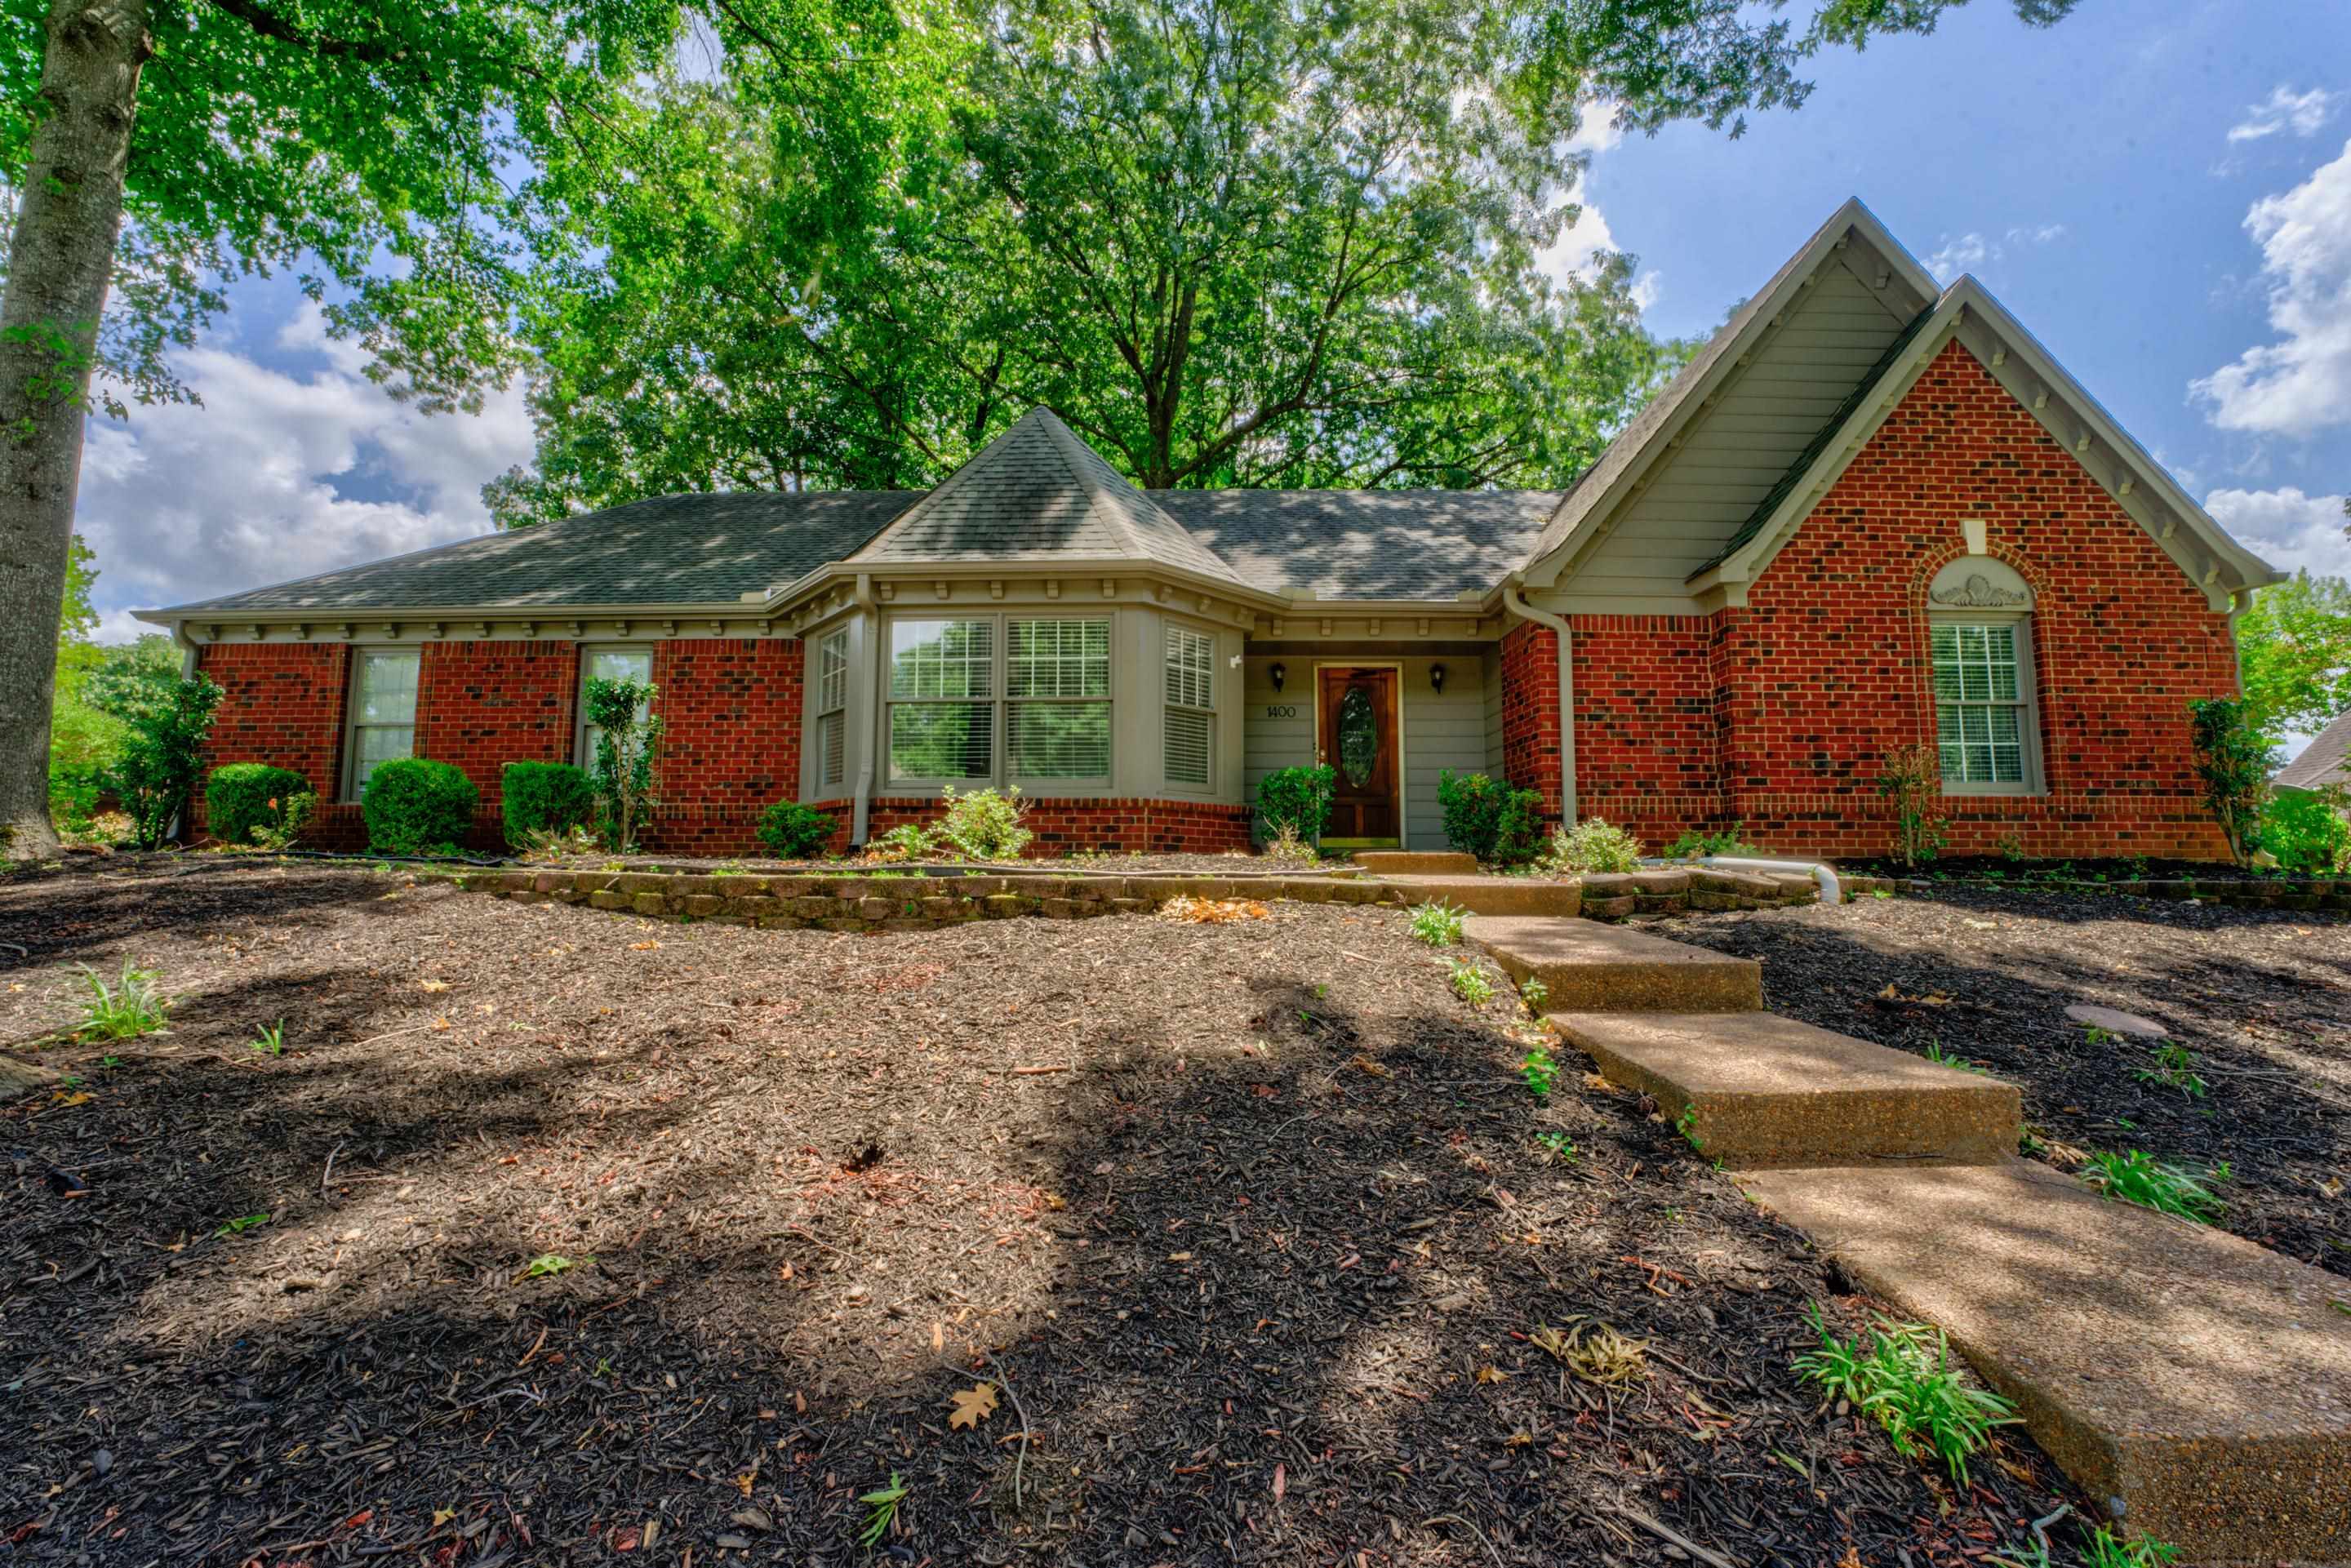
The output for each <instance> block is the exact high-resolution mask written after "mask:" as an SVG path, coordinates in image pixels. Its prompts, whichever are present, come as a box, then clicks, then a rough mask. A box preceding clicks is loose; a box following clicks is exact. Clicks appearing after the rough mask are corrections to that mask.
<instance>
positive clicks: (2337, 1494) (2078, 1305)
mask: <svg viewBox="0 0 2351 1568" xmlns="http://www.w3.org/2000/svg"><path fill="white" fill-rule="evenodd" d="M1737 1179H1738V1180H1739V1183H1740V1186H1742V1187H1744V1188H1746V1189H1747V1191H1748V1192H1749V1193H1750V1195H1752V1196H1753V1197H1755V1198H1756V1199H1757V1200H1758V1201H1759V1202H1761V1204H1762V1205H1763V1207H1766V1208H1768V1209H1770V1210H1771V1212H1772V1213H1774V1214H1776V1215H1778V1216H1779V1217H1780V1218H1782V1219H1784V1220H1786V1221H1787V1222H1788V1223H1789V1224H1791V1225H1793V1226H1794V1227H1796V1228H1798V1229H1800V1230H1802V1231H1804V1232H1805V1233H1806V1234H1808V1235H1810V1236H1811V1237H1812V1238H1813V1240H1814V1241H1815V1242H1817V1243H1818V1244H1819V1246H1820V1248H1821V1249H1822V1250H1823V1251H1824V1252H1826V1253H1827V1254H1828V1255H1829V1256H1830V1257H1832V1258H1834V1259H1835V1260H1837V1262H1838V1263H1839V1264H1841V1265H1842V1266H1843V1267H1844V1270H1845V1271H1846V1272H1847V1273H1848V1274H1849V1275H1851V1276H1852V1277H1853V1279H1854V1281H1855V1283H1857V1284H1859V1285H1860V1286H1861V1287H1862V1288H1863V1289H1865V1290H1866V1291H1869V1292H1870V1293H1871V1294H1872V1295H1875V1296H1878V1297H1880V1298H1882V1299H1884V1300H1885V1301H1888V1302H1890V1303H1892V1304H1893V1306H1894V1307H1895V1308H1896V1311H1897V1312H1899V1313H1900V1314H1901V1315H1902V1316H1904V1317H1906V1318H1915V1319H1917V1320H1918V1321H1920V1322H1930V1323H1935V1324H1938V1326H1940V1327H1941V1328H1942V1330H1943V1331H1944V1333H1947V1334H1949V1336H1950V1340H1951V1343H1952V1345H1953V1347H1954V1348H1955V1349H1957V1350H1959V1352H1960V1353H1962V1354H1964V1355H1966V1357H1967V1358H1968V1360H1969V1361H1970V1362H1971V1363H1973V1364H1974V1365H1975V1368H1976V1370H1977V1371H1978V1372H1979V1373H1980V1374H1981V1375H1982V1376H1983V1379H1984V1381H1985V1382H1986V1383H1988V1384H1990V1385H1991V1386H1992V1387H1994V1388H1996V1389H1998V1390H1999V1391H2000V1392H2001V1393H2002V1394H2005V1395H2006V1396H2008V1397H2010V1398H2011V1399H2013V1400H2014V1401H2016V1404H2017V1407H2018V1409H2019V1411H2020V1413H2022V1416H2024V1418H2025V1424H2026V1427H2027V1428H2028V1429H2029V1430H2030V1431H2031V1432H2032V1436H2033V1438H2034V1440H2036V1441H2037V1442H2039V1443H2040V1445H2041V1446H2042V1448H2043V1449H2044V1450H2046V1451H2047V1452H2048V1454H2049V1455H2050V1457H2051V1458H2054V1459H2055V1460H2056V1461H2057V1462H2058V1464H2059V1465H2060V1466H2062V1467H2063V1468H2064V1470H2065V1473H2066V1474H2067V1475H2069V1476H2071V1477H2073V1478H2074V1480H2075V1481H2076V1482H2078V1483H2079V1484H2080V1485H2081V1486H2082V1488H2083V1490H2085V1491H2087V1492H2088V1493H2089V1494H2090V1495H2091V1497H2092V1498H2093V1499H2095V1500H2098V1501H2100V1502H2103V1503H2105V1504H2106V1506H2107V1507H2108V1508H2110V1509H2111V1508H2113V1507H2114V1505H2115V1502H2116V1501H2119V1502H2120V1503H2121V1504H2122V1511H2121V1512H2122V1524H2123V1526H2124V1527H2125V1529H2126V1531H2146V1532H2147V1534H2149V1535H2152V1536H2154V1537H2156V1538H2157V1539H2158V1540H2160V1541H2168V1542H2170V1543H2171V1544H2173V1545H2175V1546H2177V1547H2179V1548H2180V1549H2181V1551H2182V1552H2183V1553H2184V1554H2185V1557H2186V1561H2187V1562H2188V1563H2199V1564H2205V1563H2276V1562H2280V1561H2292V1562H2296V1563H2309V1562H2316V1563H2344V1562H2351V1317H2346V1315H2345V1313H2344V1307H2346V1306H2351V1281H2345V1280H2343V1279H2340V1278H2338V1277H2337V1276H2335V1275H2333V1274H2328V1273H2325V1272H2322V1271H2321V1270H2316V1269H2313V1268H2309V1267H2307V1266H2305V1265H2304V1264H2301V1263H2297V1262H2294V1260H2291V1259H2288V1258H2284V1257H2282V1256H2280V1255H2279V1254H2277V1253H2275V1252H2272V1251H2270V1250H2269V1249H2267V1248H2263V1247H2257V1246H2255V1245H2254V1244H2253V1243H2252V1242H2250V1241H2246V1240H2243V1239H2240V1238H2238V1237H2234V1236H2231V1235H2229V1234H2228V1233H2227V1232H2225V1231H2220V1230H2215V1229H2213V1228H2210V1227H2209V1226H2203V1225H2195V1224H2191V1223H2189V1222H2188V1221H2186V1220H2181V1219H2174V1218H2168V1217H2167V1216H2164V1215H2160V1214H2157V1213H2155V1212H2154V1211H2152V1210H2150V1209H2145V1208H2140V1207H2136V1206H2134V1205H2131V1204H2126V1203H2109V1202H2105V1201H2104V1200H2103V1199H2101V1198H2099V1197H2097V1196H2096V1195H2095V1193H2093V1192H2091V1191H2090V1189H2089V1188H2087V1187H2085V1186H2083V1185H2082V1184H2081V1183H2080V1182H2077V1181H2075V1180H2074V1179H2073V1178H2072V1177H2070V1176H2062V1175H2060V1174H2058V1173H2057V1172H2055V1171H2053V1170H2051V1169H2049V1168H2048V1167H2047V1166H2039V1165H2032V1164H2027V1163H2026V1162H2024V1161H2022V1160H2013V1159H2011V1160H2009V1161H2006V1162H2003V1163H2001V1164H2000V1165H1994V1166H1970V1167H1964V1168H1959V1169H1935V1170H1888V1169H1853V1168H1843V1169H1813V1170H1776V1171H1751V1172H1747V1173H1743V1174H1742V1175H1740V1176H1739V1177H1738V1178H1737ZM2337 1302H2340V1303H2343V1305H2342V1306H2338V1305H2336V1304H2335V1303H2337Z"/></svg>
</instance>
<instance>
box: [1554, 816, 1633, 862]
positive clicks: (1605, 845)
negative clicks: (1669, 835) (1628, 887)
mask: <svg viewBox="0 0 2351 1568" xmlns="http://www.w3.org/2000/svg"><path fill="white" fill-rule="evenodd" d="M1541 865H1542V867H1543V869H1545V870H1546V871H1552V872H1581V873H1589V874H1593V875H1600V874H1604V873H1615V872H1628V871H1638V870H1639V869H1640V866H1641V841H1640V840H1638V839H1636V838H1635V837H1634V836H1633V835H1632V834H1630V833H1628V832H1626V831H1625V830H1624V829H1622V828H1619V827H1614V826H1612V825H1611V824H1609V823H1608V822H1607V821H1604V820H1603V819H1601V818H1598V817H1586V818H1584V819H1583V821H1580V822H1578V823H1576V824H1575V826H1573V827H1572V828H1561V829H1559V830H1557V831H1554V832H1553V833H1552V836H1551V851H1550V852H1549V853H1547V854H1546V855H1544V856H1543V858H1542V861H1541Z"/></svg>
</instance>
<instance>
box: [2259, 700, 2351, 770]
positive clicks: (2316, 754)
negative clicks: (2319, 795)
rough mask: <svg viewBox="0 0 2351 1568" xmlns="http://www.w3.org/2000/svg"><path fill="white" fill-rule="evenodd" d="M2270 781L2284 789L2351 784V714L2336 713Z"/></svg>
mask: <svg viewBox="0 0 2351 1568" xmlns="http://www.w3.org/2000/svg"><path fill="white" fill-rule="evenodd" d="M2270 782H2272V783H2273V784H2275V785H2276V786H2277V787H2278V788H2279V789H2325V788H2326V787H2327V786H2328V785H2330V784H2351V713H2344V714H2337V715H2336V716H2335V722H2334V723H2332V724H2330V725H2328V726H2327V727H2325V729H2322V730H2320V731H2319V732H2318V733H2317V735H2315V736H2314V737H2312V738H2311V742H2310V744H2309V745H2308V746H2305V747H2303V748H2302V752H2301V754H2300V755H2299V756H2297V757H2296V758H2294V760H2293V761H2292V762H2289V763H2287V764H2286V765H2285V766H2284V767H2283V768H2279V769H2278V775H2277V777H2276V778H2275V779H2272V780H2271V781H2270Z"/></svg>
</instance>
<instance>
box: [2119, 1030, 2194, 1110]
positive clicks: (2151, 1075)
mask: <svg viewBox="0 0 2351 1568" xmlns="http://www.w3.org/2000/svg"><path fill="white" fill-rule="evenodd" d="M2196 1061H2197V1058H2196V1053H2195V1052H2194V1051H2190V1050H2189V1049H2188V1048H2187V1047H2186V1046H2184V1045H2181V1044H2179V1042H2178V1041H2177V1040H2164V1041H2162V1042H2161V1043H2160V1044H2158V1045H2157V1046H2156V1048H2155V1065H2154V1066H2153V1067H2135V1068H2133V1069H2131V1076H2132V1077H2133V1078H2136V1079H2137V1080H2138V1081H2139V1082H2141V1083H2160V1084H2162V1085H2163V1086H2164V1087H2165V1088H2167V1089H2177V1090H2179V1092H2181V1093H2182V1094H2185V1095H2187V1096H2188V1097H2189V1099H2190V1100H2201V1099H2202V1098H2204V1089H2205V1083H2204V1080H2203V1077H2202V1076H2201V1075H2200V1074H2199V1073H2198V1072H2197V1071H2196Z"/></svg>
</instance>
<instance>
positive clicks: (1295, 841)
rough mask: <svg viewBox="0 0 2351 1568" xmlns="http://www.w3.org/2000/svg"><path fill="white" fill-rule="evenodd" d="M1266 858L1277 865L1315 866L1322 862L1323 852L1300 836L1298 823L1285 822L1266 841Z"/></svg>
mask: <svg viewBox="0 0 2351 1568" xmlns="http://www.w3.org/2000/svg"><path fill="white" fill-rule="evenodd" d="M1265 858H1266V859H1268V860H1270V861H1271V862H1273V863H1274V864H1276V865H1286V866H1315V865H1320V864H1322V851H1320V850H1318V849H1316V848H1315V847H1314V846H1313V845H1312V844H1310V843H1308V842H1307V841H1305V840H1304V839H1301V838H1300V837H1299V836H1298V824H1297V823H1295V822H1284V823H1282V824H1281V828H1280V831H1278V832H1276V833H1275V834H1274V835H1273V837H1271V838H1270V839H1268V840H1267V841H1265Z"/></svg>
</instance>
